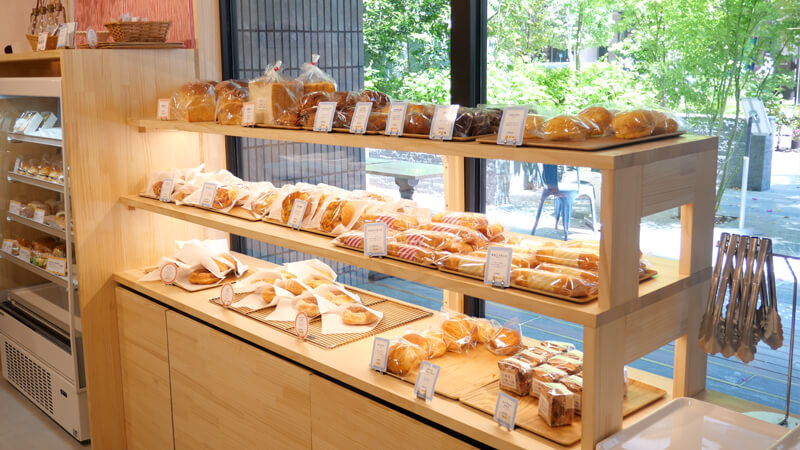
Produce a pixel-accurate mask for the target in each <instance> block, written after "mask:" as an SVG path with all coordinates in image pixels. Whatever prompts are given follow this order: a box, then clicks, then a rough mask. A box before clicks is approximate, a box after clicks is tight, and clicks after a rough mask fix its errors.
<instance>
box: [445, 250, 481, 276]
mask: <svg viewBox="0 0 800 450" xmlns="http://www.w3.org/2000/svg"><path fill="white" fill-rule="evenodd" d="M436 264H437V265H438V266H439V267H440V268H441V269H444V270H448V271H451V272H458V273H463V274H466V275H472V276H473V277H475V278H483V275H484V272H485V271H486V258H485V257H484V258H481V257H477V256H469V255H462V254H458V253H444V254H442V255H441V256H440V257H439V259H437V260H436Z"/></svg>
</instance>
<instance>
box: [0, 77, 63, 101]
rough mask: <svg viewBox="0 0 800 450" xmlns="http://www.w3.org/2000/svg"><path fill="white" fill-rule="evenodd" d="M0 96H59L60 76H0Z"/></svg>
mask: <svg viewBox="0 0 800 450" xmlns="http://www.w3.org/2000/svg"><path fill="white" fill-rule="evenodd" d="M0 97H61V78H60V77H19V78H17V77H0Z"/></svg>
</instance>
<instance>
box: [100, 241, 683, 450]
mask: <svg viewBox="0 0 800 450" xmlns="http://www.w3.org/2000/svg"><path fill="white" fill-rule="evenodd" d="M237 256H238V255H237ZM241 258H242V259H244V260H245V262H246V263H247V264H248V265H250V266H251V267H256V266H271V264H270V263H267V262H265V261H261V260H257V259H254V258H251V257H248V256H244V255H242V256H241ZM143 275H144V271H142V270H139V269H132V270H126V271H123V272H118V273H115V274H114V280H115V281H116V282H118V283H120V284H122V285H123V286H126V287H128V288H130V289H132V290H134V291H137V292H139V293H141V294H143V295H146V296H149V297H151V298H152V299H154V300H156V301H158V302H161V303H163V304H165V305H167V306H168V307H170V308H173V309H176V310H178V311H181V312H183V313H185V314H188V315H189V316H190V317H193V318H195V319H197V320H200V321H202V322H205V323H207V324H209V325H211V326H214V327H216V328H218V329H221V330H224V331H226V332H228V333H230V334H232V335H234V336H237V337H239V338H241V339H243V340H245V341H247V342H250V343H252V344H254V345H256V346H258V347H261V348H264V349H266V350H268V351H270V352H273V353H276V354H278V355H281V356H283V357H285V358H287V359H289V360H291V361H294V362H296V363H298V364H301V365H303V366H306V367H308V368H309V369H311V370H314V371H316V372H319V373H322V374H324V375H327V376H329V377H331V378H333V379H336V380H338V381H340V382H342V383H345V384H347V385H349V386H351V387H353V388H355V389H357V390H360V391H363V392H366V393H367V394H370V395H373V396H375V397H378V398H380V399H383V400H385V401H387V402H390V403H392V404H394V405H397V406H398V407H400V408H402V409H404V410H406V411H409V412H411V413H414V414H417V415H419V416H422V417H424V418H426V419H428V420H431V421H433V422H435V423H438V424H440V425H442V426H444V427H447V428H449V429H452V430H454V431H456V432H458V433H461V434H463V435H465V436H468V437H470V438H473V439H476V440H478V441H480V442H482V443H484V444H486V445H489V446H492V447H495V448H540V447H551V448H566V447H562V446H559V445H557V444H555V443H553V442H552V441H549V440H547V439H545V438H542V437H540V436H537V435H535V434H533V433H530V432H528V431H525V430H522V429H517V430H515V431H513V432H511V433H509V432H508V431H506V430H505V429H503V428H502V427H500V426H498V425H497V423H496V422H494V420H493V419H492V417H491V416H489V415H488V414H484V413H482V412H480V411H478V410H475V409H472V408H470V407H468V406H466V405H464V404H463V403H460V402H458V401H456V400H450V399H447V398H445V397H442V396H438V395H437V396H436V397H435V399H434V400H433V401H432V402H430V403H426V402H423V401H420V400H418V399H416V398H414V394H413V389H414V387H413V385H412V384H410V383H406V382H404V381H402V380H400V379H397V378H395V377H392V376H388V375H382V374H380V373H378V372H375V371H373V370H371V369H369V355H370V354H371V349H372V343H373V339H372V338H369V339H362V340H360V341H356V342H353V343H351V344H347V345H345V346H342V347H339V348H336V349H332V350H325V349H321V348H318V347H316V346H313V345H309V344H305V343H303V342H302V341H300V340H298V339H297V338H295V337H293V336H290V335H287V334H285V333H282V332H280V331H278V330H275V329H273V328H271V327H269V326H265V325H264V324H262V323H259V322H257V321H255V320H252V319H250V318H248V317H245V316H243V315H241V314H238V313H236V312H234V311H230V310H226V309H225V308H222V307H220V306H218V305H216V304H213V303H211V302H209V301H208V300H209V298H211V297H215V296H217V295H219V290H218V289H209V290H206V291H199V292H194V293H190V292H186V291H184V290H183V289H181V288H179V287H176V286H167V285H164V284H163V283H161V282H160V281H148V282H139V281H137V280H138V279H139V278H141V277H142V276H143ZM401 303H402V302H401ZM440 321H441V318H440V316H439V313H434V316H433V317H430V318H426V319H422V320H419V321H416V322H414V323H413V324H411V326H410V327H411V328H413V329H419V330H421V329H425V328H427V327H429V326H433V327H435V326H438V325H439V323H440ZM396 334H397V330H390V331H387V332H386V333H384V334H382V335H379V336H381V337H387V338H391V337H392V336H394V335H396ZM629 371H630V376H631V377H634V378H636V379H639V380H641V381H644V382H645V383H648V384H651V385H653V386H656V387H659V388H661V389H664V390H665V391H667V396H666V398H664V399H662V400H660V401H658V402H656V403H654V404H652V405H650V406H648V407H646V408H644V409H642V410H641V411H638V412H636V413H634V414H632V415H630V416H629V417H626V418H625V420H624V421H623V426H625V427H627V426H629V425H630V424H632V423H635V422H637V421H638V420H641V419H642V418H644V417H646V416H647V415H648V414H650V413H651V412H652V411H654V410H655V409H657V408H658V407H660V406H663V405H664V404H665V403H666V402H667V401H668V400H670V399H671V392H672V384H671V383H670V380H669V379H667V378H664V377H660V376H658V375H653V374H650V373H647V372H642V371H638V370H635V369H629ZM579 447H580V443H578V444H576V445H574V446H573V447H570V448H579Z"/></svg>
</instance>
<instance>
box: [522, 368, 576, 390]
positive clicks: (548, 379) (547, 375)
mask: <svg viewBox="0 0 800 450" xmlns="http://www.w3.org/2000/svg"><path fill="white" fill-rule="evenodd" d="M567 375H569V374H568V373H567V372H565V371H563V370H561V369H557V368H555V367H553V366H551V365H549V364H547V363H545V364H541V365H538V366H536V367H534V368H533V384H532V385H531V395H532V396H534V397H538V396H539V389H540V387H541V385H542V384H543V383H555V382H558V381H559V380H560V379H562V378H564V377H566V376H567Z"/></svg>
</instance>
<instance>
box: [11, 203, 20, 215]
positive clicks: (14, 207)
mask: <svg viewBox="0 0 800 450" xmlns="http://www.w3.org/2000/svg"><path fill="white" fill-rule="evenodd" d="M21 210H22V203H20V202H18V201H16V200H11V201H10V202H8V212H10V213H11V214H16V215H19V212H20V211H21Z"/></svg>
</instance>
